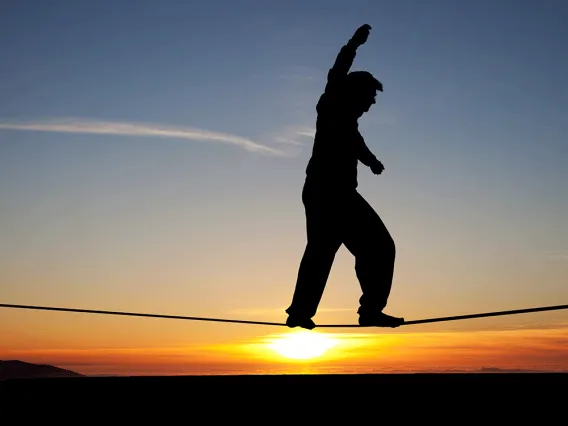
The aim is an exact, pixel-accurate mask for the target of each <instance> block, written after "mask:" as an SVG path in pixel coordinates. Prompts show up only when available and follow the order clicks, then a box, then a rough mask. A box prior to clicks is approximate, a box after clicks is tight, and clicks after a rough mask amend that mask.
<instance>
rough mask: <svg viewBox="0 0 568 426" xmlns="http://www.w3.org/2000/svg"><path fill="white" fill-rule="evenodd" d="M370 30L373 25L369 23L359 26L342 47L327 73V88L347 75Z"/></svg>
mask: <svg viewBox="0 0 568 426" xmlns="http://www.w3.org/2000/svg"><path fill="white" fill-rule="evenodd" d="M369 31H371V26H370V25H368V24H365V25H362V26H361V27H359V28H357V31H355V34H353V37H351V39H350V40H349V41H348V42H347V44H345V45H344V46H343V47H342V48H341V50H340V51H339V54H338V55H337V58H336V59H335V63H334V64H333V66H332V67H331V69H330V70H329V72H328V74H327V87H326V90H327V88H328V87H329V86H333V85H334V83H335V82H339V81H340V80H342V79H343V78H345V77H346V76H347V73H348V72H349V69H350V68H351V65H353V60H354V59H355V53H356V51H357V48H358V47H359V46H361V45H362V44H364V43H365V42H366V41H367V37H369Z"/></svg>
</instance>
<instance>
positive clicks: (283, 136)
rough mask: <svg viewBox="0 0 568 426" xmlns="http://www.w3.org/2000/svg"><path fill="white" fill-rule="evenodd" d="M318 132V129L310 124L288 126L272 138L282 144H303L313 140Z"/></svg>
mask: <svg viewBox="0 0 568 426" xmlns="http://www.w3.org/2000/svg"><path fill="white" fill-rule="evenodd" d="M315 134H316V129H314V128H313V127H309V126H288V127H286V128H284V129H283V130H281V131H280V132H278V133H275V134H274V135H273V136H272V138H273V139H274V141H276V142H278V143H281V144H288V145H295V146H303V145H305V144H306V143H307V142H308V141H313V138H314V136H315Z"/></svg>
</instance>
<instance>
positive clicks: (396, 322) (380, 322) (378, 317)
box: [359, 312, 404, 328]
mask: <svg viewBox="0 0 568 426" xmlns="http://www.w3.org/2000/svg"><path fill="white" fill-rule="evenodd" d="M402 324H404V318H397V317H393V316H390V315H387V314H385V313H383V312H378V313H372V314H365V315H359V325H360V326H362V327H391V328H395V327H398V326H401V325H402Z"/></svg>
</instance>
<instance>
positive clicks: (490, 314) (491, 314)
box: [0, 303, 568, 328]
mask: <svg viewBox="0 0 568 426" xmlns="http://www.w3.org/2000/svg"><path fill="white" fill-rule="evenodd" d="M0 308H14V309H35V310H42V311H60V312H78V313H86V314H99V315H123V316H131V317H147V318H163V319H177V320H186V321H211V322H227V323H236V324H256V325H270V326H279V327H287V325H286V324H284V323H278V322H266V321H249V320H239V319H225V318H205V317H188V316H182V315H164V314H145V313H139V312H122V311H102V310H93V309H77V308H60V307H53V306H32V305H12V304H6V303H2V304H0ZM560 309H568V305H556V306H542V307H538V308H528V309H516V310H511V311H497V312H483V313H479V314H469V315H457V316H451V317H439V318H426V319H419V320H412V321H405V322H404V323H402V324H401V326H403V325H414V324H425V323H432V322H442V321H457V320H465V319H473V318H483V317H495V316H502V315H517V314H527V313H530V312H543V311H555V310H560ZM356 327H357V328H359V327H361V328H362V327H364V326H361V325H358V324H322V325H317V326H316V328H356ZM365 327H366V326H365Z"/></svg>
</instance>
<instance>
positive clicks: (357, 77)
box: [347, 71, 383, 92]
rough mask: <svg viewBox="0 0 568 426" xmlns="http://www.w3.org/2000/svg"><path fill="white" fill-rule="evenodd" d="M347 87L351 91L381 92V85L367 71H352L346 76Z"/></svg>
mask: <svg viewBox="0 0 568 426" xmlns="http://www.w3.org/2000/svg"><path fill="white" fill-rule="evenodd" d="M347 85H348V87H349V89H351V90H357V91H359V90H377V91H379V92H382V91H383V84H382V83H381V82H380V81H379V80H377V79H376V78H375V77H373V74H371V73H370V72H368V71H352V72H350V73H349V74H347Z"/></svg>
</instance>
